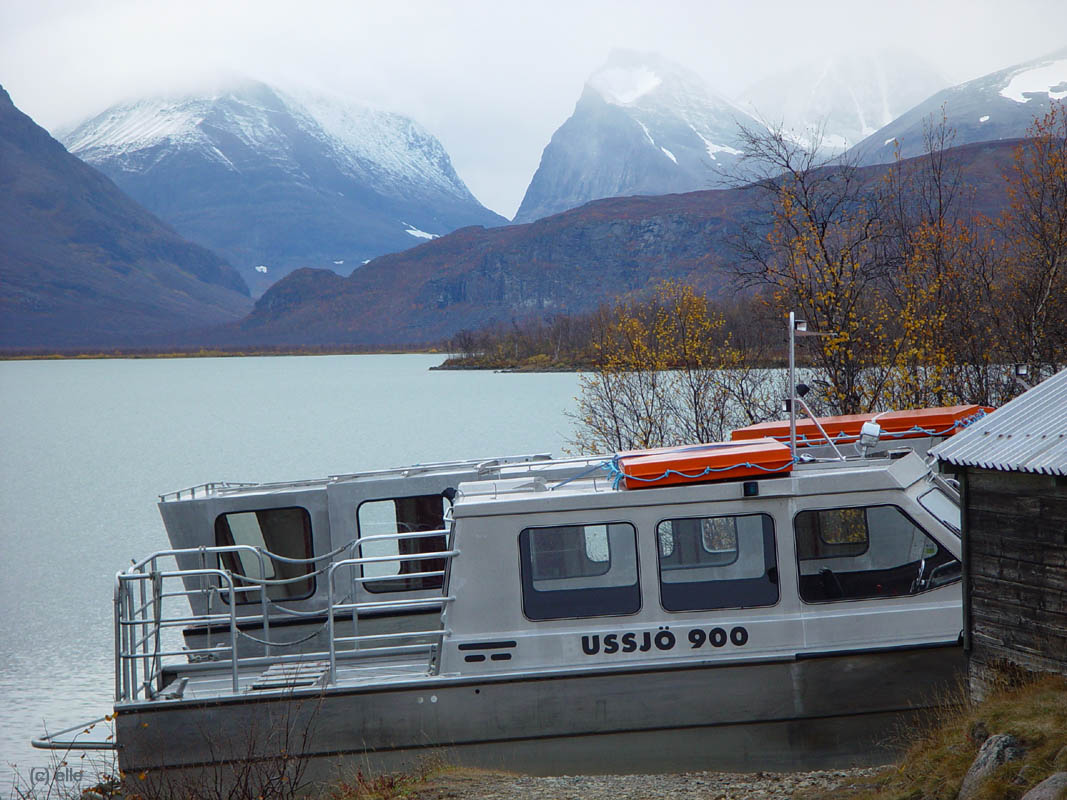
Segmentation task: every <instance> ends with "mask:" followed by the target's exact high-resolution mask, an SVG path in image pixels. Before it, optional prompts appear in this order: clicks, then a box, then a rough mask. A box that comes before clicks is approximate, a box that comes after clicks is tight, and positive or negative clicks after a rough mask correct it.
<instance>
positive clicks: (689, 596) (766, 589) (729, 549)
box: [656, 514, 778, 611]
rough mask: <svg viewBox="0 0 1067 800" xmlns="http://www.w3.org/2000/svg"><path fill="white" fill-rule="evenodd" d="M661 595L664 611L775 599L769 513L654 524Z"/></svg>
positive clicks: (758, 603) (762, 603)
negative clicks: (657, 545) (657, 546)
mask: <svg viewBox="0 0 1067 800" xmlns="http://www.w3.org/2000/svg"><path fill="white" fill-rule="evenodd" d="M656 540H657V542H658V544H659V548H658V549H659V578H660V599H661V600H662V602H663V607H664V608H665V609H667V610H668V611H703V610H710V609H716V608H746V607H751V606H771V605H774V604H775V603H777V602H778V569H777V564H778V561H777V556H776V554H775V542H774V522H773V520H772V519H771V518H770V516H768V515H767V514H748V515H744V516H737V517H692V518H685V519H668V520H664V521H663V522H661V523H659V525H657V526H656Z"/></svg>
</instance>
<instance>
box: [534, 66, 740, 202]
mask: <svg viewBox="0 0 1067 800" xmlns="http://www.w3.org/2000/svg"><path fill="white" fill-rule="evenodd" d="M739 122H744V123H745V124H752V125H756V124H758V123H756V121H755V120H754V119H752V118H751V117H749V116H748V115H747V114H746V113H745V112H744V111H742V110H741V109H740V108H739V107H738V106H736V105H735V104H734V103H732V102H730V101H729V100H727V99H725V98H724V97H721V96H719V95H717V94H716V93H714V92H713V91H712V90H711V89H710V87H708V86H707V84H706V83H705V82H704V80H703V79H702V78H700V77H699V76H698V75H696V74H695V73H693V72H692V71H690V70H688V69H686V68H684V67H682V66H680V65H677V64H674V63H672V62H670V61H668V60H667V59H664V58H661V57H659V56H657V55H655V54H649V53H638V52H635V51H628V50H616V51H613V52H612V54H611V55H610V56H609V58H608V61H607V62H606V63H605V64H604V65H603V66H602V67H601V68H600V69H598V70H596V71H595V72H594V73H593V74H592V75H591V76H590V77H589V78H588V80H586V82H585V84H584V86H583V88H582V91H581V94H580V95H579V98H578V102H577V103H576V104H575V108H574V112H573V113H572V114H571V116H570V117H568V118H567V119H566V120H565V121H564V122H563V124H562V125H560V127H559V128H557V130H556V131H555V133H553V135H552V139H551V141H550V142H549V143H548V145H547V146H546V147H545V149H544V152H543V153H542V155H541V161H540V164H539V165H538V168H537V171H536V172H535V173H534V175H533V178H532V179H531V181H530V184H529V186H528V187H527V190H526V194H525V196H524V197H523V200H522V204H521V205H520V206H519V210H518V212H517V213H516V214H515V219H514V221H515V222H531V221H533V220H536V219H540V218H543V217H546V216H550V215H552V214H555V213H558V212H561V211H565V210H567V209H569V208H575V207H578V206H581V205H583V204H584V203H587V202H589V201H591V200H597V199H600V198H604V197H619V196H634V195H645V194H668V193H674V192H685V191H694V190H697V189H706V188H712V187H714V186H723V185H727V184H728V182H729V181H728V179H727V178H726V177H725V174H726V173H727V172H728V171H729V169H730V167H731V165H732V164H734V163H735V161H736V159H737V158H738V157H739V156H740V154H741V150H740V146H741V144H742V141H741V137H740V135H739V131H738V123H739Z"/></svg>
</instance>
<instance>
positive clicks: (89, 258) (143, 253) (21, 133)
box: [0, 88, 251, 348]
mask: <svg viewBox="0 0 1067 800" xmlns="http://www.w3.org/2000/svg"><path fill="white" fill-rule="evenodd" d="M250 306H251V301H250V299H249V297H248V288H247V287H246V286H245V284H244V282H243V281H242V280H241V278H240V276H239V275H238V274H237V273H236V271H234V269H233V268H232V267H230V265H229V264H227V263H226V262H225V261H223V260H222V259H221V258H219V257H218V256H216V255H215V254H213V253H211V252H209V251H207V250H205V249H204V248H202V247H199V246H198V245H195V244H192V243H190V242H188V241H185V240H184V239H182V238H181V237H180V236H178V234H176V233H175V232H174V231H173V230H171V229H170V228H168V227H167V226H166V225H164V224H163V223H162V222H160V221H159V220H158V219H156V218H155V217H154V216H152V215H151V214H149V213H148V212H147V211H145V210H144V209H143V208H141V207H140V206H139V205H137V204H136V203H135V202H133V201H132V200H131V199H130V198H129V197H127V196H126V195H125V194H123V193H122V192H121V191H120V190H119V189H118V188H117V187H116V186H115V184H114V183H112V182H111V181H110V180H109V179H108V178H106V177H105V176H104V175H102V174H100V173H99V172H98V171H97V170H95V169H93V168H92V167H90V166H87V165H86V164H84V163H83V162H81V161H79V160H78V159H77V158H75V157H74V156H72V155H70V154H69V153H68V152H67V151H66V150H65V149H64V148H63V146H62V145H61V144H60V143H59V142H57V141H56V140H54V139H53V138H52V137H51V136H49V135H48V132H47V131H45V130H44V129H43V128H41V127H39V126H38V125H36V124H35V123H34V122H33V120H31V119H30V118H29V117H28V116H26V115H25V114H23V113H22V112H21V111H19V110H18V109H17V108H16V107H15V105H14V104H13V103H12V101H11V98H10V97H9V96H8V94H7V92H6V91H4V90H3V89H2V88H0V347H3V348H69V347H101V346H110V345H124V344H125V345H129V344H134V343H138V342H143V341H145V339H146V338H151V337H154V336H160V335H163V334H169V333H171V332H174V331H178V330H181V329H186V328H193V327H204V326H209V325H215V324H218V323H220V322H224V321H227V320H231V319H236V318H239V317H240V316H242V315H243V314H244V313H246V312H247V310H248V309H249V307H250Z"/></svg>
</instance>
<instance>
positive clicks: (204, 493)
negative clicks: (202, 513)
mask: <svg viewBox="0 0 1067 800" xmlns="http://www.w3.org/2000/svg"><path fill="white" fill-rule="evenodd" d="M252 486H259V484H258V483H250V482H246V481H210V482H209V483H200V484H197V485H196V486H190V487H188V488H186V489H178V490H177V491H174V492H167V493H166V494H161V495H160V496H159V502H161V503H172V502H175V501H177V500H195V499H197V498H198V497H209V496H211V495H213V494H218V493H219V492H221V491H225V490H227V489H248V488H250V487H252Z"/></svg>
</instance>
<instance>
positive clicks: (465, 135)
mask: <svg viewBox="0 0 1067 800" xmlns="http://www.w3.org/2000/svg"><path fill="white" fill-rule="evenodd" d="M1065 32H1067V0H1011V1H1009V0H967V1H963V0H953V1H952V2H939V0H879V1H878V2H865V1H861V0H854V1H853V2H838V1H837V0H808V1H807V2H804V0H789V1H787V0H769V1H768V0H734V1H733V2H721V1H720V0H705V2H698V0H640V1H639V2H631V1H630V0H518V1H517V2H511V0H444V1H442V2H429V1H424V2H423V1H416V0H383V1H382V2H376V1H371V0H367V2H359V0H296V1H294V2H283V0H248V1H247V2H237V1H232V2H231V1H229V0H166V1H165V2H152V1H150V0H0V84H3V85H4V87H5V88H6V89H7V90H8V91H9V92H10V93H11V96H12V99H13V100H14V101H15V104H16V105H17V106H19V107H20V108H21V109H22V110H23V111H25V112H26V113H27V114H29V115H30V116H32V117H33V118H34V119H35V120H36V121H37V122H38V123H40V124H41V125H43V126H44V127H46V128H48V129H49V130H55V129H56V128H57V127H61V126H64V125H69V124H72V123H75V122H78V121H81V120H82V119H85V118H86V117H89V116H91V115H93V114H95V113H97V112H99V111H102V110H103V109H104V108H105V107H107V106H108V105H110V104H112V103H114V102H118V101H120V100H123V99H129V98H132V97H135V96H137V95H139V94H144V93H152V92H157V91H160V90H166V89H171V88H175V87H176V86H178V85H180V84H187V83H191V82H195V81H198V80H203V79H204V78H206V77H209V76H210V75H211V74H213V73H217V72H220V71H222V72H226V73H239V74H243V75H247V76H249V77H253V78H260V79H262V80H265V81H267V82H268V83H271V82H274V83H282V84H288V85H293V84H303V85H309V86H313V87H319V88H323V89H328V90H332V91H335V92H339V93H341V94H344V95H347V96H350V97H352V98H353V99H354V100H357V101H360V102H363V103H365V104H367V105H371V106H375V107H378V108H383V109H386V110H389V111H396V112H399V113H402V114H406V115H408V116H411V117H413V118H414V119H416V120H418V121H419V122H420V123H422V124H423V125H424V126H426V127H427V128H428V129H429V130H430V131H431V132H432V133H434V134H435V135H436V136H437V137H438V138H439V139H440V140H441V141H442V143H443V144H444V146H445V148H446V149H447V150H448V152H449V154H450V155H451V156H452V161H453V163H454V164H455V167H456V170H457V172H458V173H459V175H460V177H461V178H463V179H464V180H465V181H466V183H467V185H468V186H469V187H470V188H471V191H473V192H474V194H475V195H476V196H477V197H478V198H479V199H480V200H481V201H482V202H483V203H484V204H485V205H487V206H489V207H490V208H492V209H494V210H495V211H498V212H500V213H501V214H504V215H505V216H508V217H511V216H512V215H513V214H514V212H515V210H516V209H517V207H518V205H519V202H520V201H521V200H522V195H523V193H524V192H525V190H526V186H527V184H528V183H529V181H530V177H531V176H532V175H533V172H534V170H535V169H536V168H537V164H538V162H539V160H540V158H541V151H542V150H543V149H544V146H545V145H546V144H547V143H548V140H549V138H550V137H551V136H552V132H553V131H554V130H555V129H556V128H557V127H558V126H559V125H560V124H561V123H562V122H563V121H564V120H565V119H566V118H567V117H568V116H569V115H570V113H571V111H572V110H573V108H574V104H575V102H576V101H577V99H578V95H579V93H580V91H581V87H582V84H583V83H584V81H585V79H586V77H587V76H588V75H589V74H590V73H591V72H592V71H593V70H595V69H596V68H597V67H598V66H599V65H600V64H601V63H602V62H603V61H604V60H605V59H606V58H607V55H608V53H609V52H610V50H611V49H612V48H614V47H626V48H632V49H638V50H648V51H654V52H658V53H659V54H661V55H663V56H665V57H667V58H670V59H672V60H674V61H677V62H679V63H681V64H683V65H685V66H687V67H689V68H690V69H693V70H695V71H696V72H697V73H699V74H701V75H702V76H703V77H704V78H706V79H707V80H708V82H709V83H710V84H711V86H712V87H713V88H714V89H715V90H717V91H718V92H719V93H721V94H723V95H725V96H727V97H735V96H737V95H738V94H740V93H741V92H743V91H744V89H745V88H746V87H747V86H748V85H750V84H751V83H753V82H754V81H756V80H758V79H760V78H763V77H767V76H769V75H772V74H774V73H778V72H782V71H785V70H788V69H790V67H791V66H795V65H796V64H798V63H801V62H806V61H810V60H813V59H816V58H818V57H820V56H822V55H823V54H826V53H833V52H838V51H845V50H849V49H869V48H878V47H883V46H898V47H905V48H909V49H912V50H914V51H915V52H917V53H919V54H921V55H922V56H923V57H925V58H926V59H927V61H928V62H929V63H930V64H932V65H933V66H934V67H936V68H937V69H939V70H940V71H941V72H942V73H943V74H944V76H945V78H946V79H947V80H948V81H949V82H950V83H958V82H961V81H964V80H968V79H970V78H974V77H977V76H979V75H982V74H985V73H987V72H992V71H994V70H997V69H1001V68H1003V67H1006V66H1010V65H1011V64H1013V63H1016V62H1019V61H1026V60H1029V59H1031V58H1034V57H1037V56H1039V55H1042V54H1044V53H1047V52H1049V51H1051V50H1055V49H1057V48H1059V47H1063V46H1064V45H1065V44H1067V33H1065Z"/></svg>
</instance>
